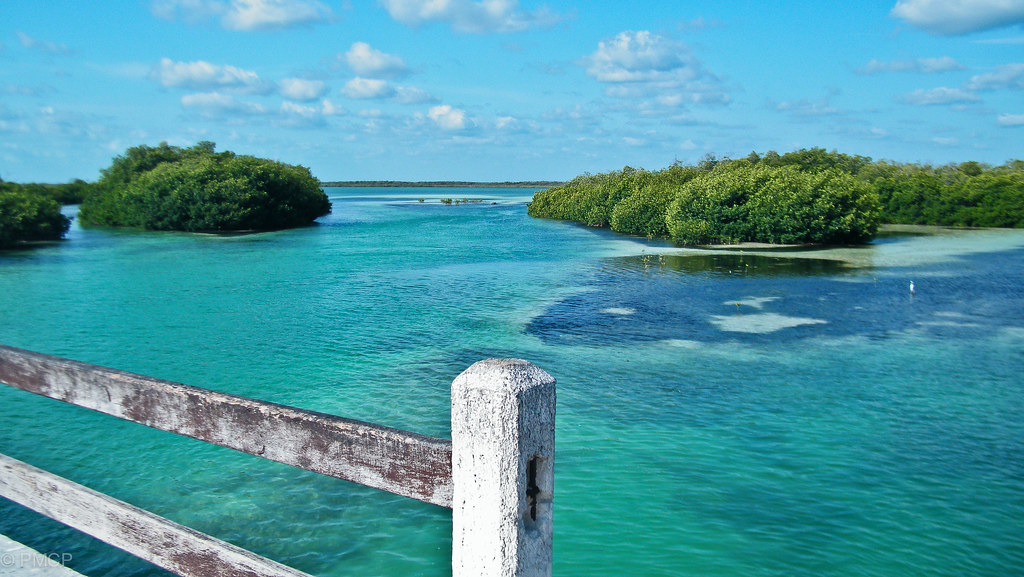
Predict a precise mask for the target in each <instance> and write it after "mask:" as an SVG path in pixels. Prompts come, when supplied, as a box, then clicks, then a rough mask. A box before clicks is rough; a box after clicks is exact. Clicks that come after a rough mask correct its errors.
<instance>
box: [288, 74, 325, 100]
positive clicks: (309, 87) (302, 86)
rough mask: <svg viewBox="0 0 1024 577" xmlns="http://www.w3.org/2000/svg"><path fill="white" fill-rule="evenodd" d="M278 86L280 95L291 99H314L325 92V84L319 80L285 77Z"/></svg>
mask: <svg viewBox="0 0 1024 577" xmlns="http://www.w3.org/2000/svg"><path fill="white" fill-rule="evenodd" d="M279 86H280V89H281V95H282V96H284V97H285V98H290V99H291V100H316V99H317V98H320V97H321V96H323V95H324V94H326V93H327V85H326V84H324V83H323V82H322V81H320V80H304V79H302V78H285V79H284V80H282V81H281V82H280V83H279Z"/></svg>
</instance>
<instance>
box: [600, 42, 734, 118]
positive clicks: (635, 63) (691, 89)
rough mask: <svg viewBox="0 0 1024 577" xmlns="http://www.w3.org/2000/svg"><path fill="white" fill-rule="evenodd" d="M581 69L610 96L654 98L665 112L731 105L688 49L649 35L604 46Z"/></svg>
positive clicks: (718, 85)
mask: <svg viewBox="0 0 1024 577" xmlns="http://www.w3.org/2000/svg"><path fill="white" fill-rule="evenodd" d="M583 65H584V66H585V67H586V69H587V74H588V75H590V76H591V77H593V78H595V79H596V80H598V81H599V82H604V83H607V84H609V87H608V90H607V92H608V94H610V95H612V96H620V97H623V98H635V97H642V96H655V97H656V98H658V101H659V102H660V103H661V104H663V105H667V106H672V105H681V104H683V103H686V102H691V103H694V102H703V103H725V102H728V101H729V97H728V95H727V94H726V93H725V91H724V90H723V88H722V86H721V84H720V82H719V81H718V79H717V78H716V77H715V76H714V75H713V74H711V73H710V72H709V71H707V70H706V69H705V68H704V66H703V65H702V64H701V63H700V61H698V60H697V59H696V58H694V57H693V56H692V55H691V54H690V51H689V49H688V48H687V47H686V45H685V44H683V43H681V42H678V41H676V40H672V39H669V38H665V37H662V36H659V35H657V34H652V33H651V32H647V31H640V32H632V31H628V32H622V33H620V34H619V35H618V36H616V37H615V38H611V39H608V40H602V41H601V42H600V43H599V44H598V47H597V50H596V51H595V52H594V53H593V54H591V55H589V56H587V57H586V58H584V59H583Z"/></svg>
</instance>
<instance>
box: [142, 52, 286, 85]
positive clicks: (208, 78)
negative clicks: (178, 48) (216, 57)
mask: <svg viewBox="0 0 1024 577" xmlns="http://www.w3.org/2000/svg"><path fill="white" fill-rule="evenodd" d="M150 78H152V79H153V80H156V81H157V82H159V83H160V84H161V85H163V86H166V87H176V88H188V89H192V90H212V89H220V90H225V89H227V90H235V91H240V92H247V93H260V92H267V91H268V90H269V88H270V87H269V85H268V84H267V83H265V82H263V81H262V80H260V77H259V76H258V75H257V74H256V73H255V72H253V71H251V70H244V69H242V68H235V67H234V66H221V65H217V64H210V63H209V62H203V61H202V60H198V61H196V62H175V61H173V60H171V59H170V58H162V59H161V60H160V64H159V65H157V67H156V68H154V69H153V71H152V72H151V73H150Z"/></svg>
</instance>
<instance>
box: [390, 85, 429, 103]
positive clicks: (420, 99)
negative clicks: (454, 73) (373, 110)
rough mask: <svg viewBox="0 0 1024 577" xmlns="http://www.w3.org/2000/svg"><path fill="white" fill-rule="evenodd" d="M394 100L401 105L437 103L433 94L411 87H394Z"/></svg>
mask: <svg viewBox="0 0 1024 577" xmlns="http://www.w3.org/2000/svg"><path fill="white" fill-rule="evenodd" d="M395 100H396V101H397V102H399V103H401V104H426V103H428V102H437V98H436V97H435V96H434V95H433V94H431V93H429V92H427V91H426V90H421V89H419V88H414V87H412V86H396V87H395Z"/></svg>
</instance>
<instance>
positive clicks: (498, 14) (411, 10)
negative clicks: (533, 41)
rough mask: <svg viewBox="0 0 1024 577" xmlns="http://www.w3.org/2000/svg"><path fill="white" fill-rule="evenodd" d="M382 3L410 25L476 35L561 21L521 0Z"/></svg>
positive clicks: (400, 0)
mask: <svg viewBox="0 0 1024 577" xmlns="http://www.w3.org/2000/svg"><path fill="white" fill-rule="evenodd" d="M381 4H383V5H384V8H386V9H387V11H388V13H389V14H391V17H392V18H394V19H395V20H397V21H399V22H401V23H403V24H406V25H409V26H419V25H421V24H423V23H426V22H446V23H448V24H450V25H451V27H452V28H454V29H455V30H458V31H459V32H469V33H473V34H486V33H491V32H522V31H523V30H528V29H530V28H536V27H545V26H552V25H554V24H556V23H557V22H559V21H560V20H561V17H560V16H559V15H557V14H555V13H554V12H551V11H550V10H547V9H546V8H541V9H538V10H535V11H533V12H529V11H527V10H524V9H523V8H522V7H521V6H520V5H519V0H483V1H482V2H472V1H471V0H381Z"/></svg>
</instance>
